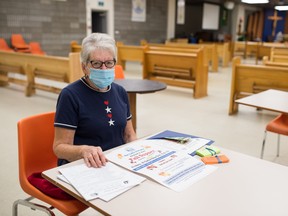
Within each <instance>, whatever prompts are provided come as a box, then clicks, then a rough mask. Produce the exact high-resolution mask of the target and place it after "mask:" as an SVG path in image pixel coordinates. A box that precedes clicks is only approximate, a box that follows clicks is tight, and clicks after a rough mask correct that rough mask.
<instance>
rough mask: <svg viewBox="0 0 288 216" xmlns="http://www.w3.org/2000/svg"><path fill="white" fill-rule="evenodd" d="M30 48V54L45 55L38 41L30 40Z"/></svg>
mask: <svg viewBox="0 0 288 216" xmlns="http://www.w3.org/2000/svg"><path fill="white" fill-rule="evenodd" d="M29 45H30V49H31V53H32V54H36V55H46V53H45V52H44V51H43V50H42V48H41V46H40V44H39V43H38V42H30V43H29Z"/></svg>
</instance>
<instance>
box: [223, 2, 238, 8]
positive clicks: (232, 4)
mask: <svg viewBox="0 0 288 216" xmlns="http://www.w3.org/2000/svg"><path fill="white" fill-rule="evenodd" d="M234 6H235V3H234V2H233V1H226V2H225V3H224V7H225V8H226V9H227V10H233V8H234Z"/></svg>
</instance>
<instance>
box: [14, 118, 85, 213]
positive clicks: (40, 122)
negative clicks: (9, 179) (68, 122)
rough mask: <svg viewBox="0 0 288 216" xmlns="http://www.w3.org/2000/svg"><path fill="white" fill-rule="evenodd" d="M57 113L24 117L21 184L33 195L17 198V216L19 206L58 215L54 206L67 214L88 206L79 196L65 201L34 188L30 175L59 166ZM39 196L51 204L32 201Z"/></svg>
mask: <svg viewBox="0 0 288 216" xmlns="http://www.w3.org/2000/svg"><path fill="white" fill-rule="evenodd" d="M54 116H55V112H48V113H43V114H38V115H34V116H31V117H27V118H24V119H21V120H20V121H19V122H18V156H19V158H18V160H19V180H20V185H21V187H22V189H23V191H25V192H26V193H27V194H29V195H30V197H28V198H26V199H19V200H16V201H15V202H14V204H13V216H16V215H17V214H18V205H24V206H27V207H29V208H31V209H37V210H40V211H43V212H46V213H47V214H49V215H55V214H54V213H53V211H52V209H53V208H56V209H58V210H59V211H61V212H62V213H63V214H65V215H78V214H79V213H80V212H82V211H84V210H85V209H86V208H88V206H86V205H85V204H83V203H82V202H80V201H78V200H76V199H70V200H64V199H56V198H52V197H50V196H48V195H46V194H45V193H43V192H41V191H40V190H38V189H37V188H36V187H34V186H33V185H32V184H31V183H30V182H29V181H28V177H29V176H31V175H32V174H34V173H39V172H40V173H41V172H43V171H44V170H47V169H50V168H53V167H56V166H57V157H56V156H55V154H54V152H53V147H52V145H53V139H54ZM34 198H37V199H39V200H41V201H42V202H44V203H47V204H49V205H51V207H46V206H44V205H39V204H36V203H33V202H31V200H32V199H34Z"/></svg>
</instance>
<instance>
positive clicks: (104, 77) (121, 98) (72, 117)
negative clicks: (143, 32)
mask: <svg viewBox="0 0 288 216" xmlns="http://www.w3.org/2000/svg"><path fill="white" fill-rule="evenodd" d="M116 55H117V51H116V46H115V41H114V39H113V38H112V37H111V36H109V35H107V34H101V33H93V34H91V35H89V36H87V37H86V38H84V40H83V42H82V51H81V65H82V70H83V72H84V76H83V77H82V78H81V79H80V80H77V81H76V82H74V83H71V84H70V85H68V86H67V87H65V88H64V89H63V90H62V91H61V93H60V95H59V98H58V101H57V107H56V116H55V123H54V127H55V137H54V144H53V149H54V152H55V154H56V156H57V157H58V165H63V164H65V163H69V162H71V161H74V160H77V159H80V158H84V161H85V163H86V164H87V166H88V167H101V166H104V165H105V163H106V162H107V159H106V157H105V155H104V154H103V151H105V150H108V149H111V148H114V147H116V146H119V145H122V144H124V143H127V142H131V141H133V140H135V139H136V134H135V131H134V129H133V125H132V120H131V118H132V116H131V113H130V108H129V107H130V106H129V101H128V95H127V93H126V91H125V90H124V88H123V87H121V86H119V85H117V84H116V83H113V80H114V66H115V64H116Z"/></svg>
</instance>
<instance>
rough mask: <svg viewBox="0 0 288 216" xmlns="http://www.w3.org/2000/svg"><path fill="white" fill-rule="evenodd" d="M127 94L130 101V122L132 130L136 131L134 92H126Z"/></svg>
mask: <svg viewBox="0 0 288 216" xmlns="http://www.w3.org/2000/svg"><path fill="white" fill-rule="evenodd" d="M128 95H129V101H130V111H131V114H132V123H133V127H134V130H135V131H136V127H137V120H136V118H137V116H136V93H128Z"/></svg>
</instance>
